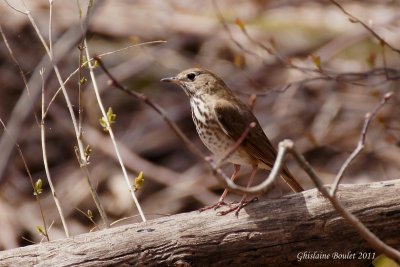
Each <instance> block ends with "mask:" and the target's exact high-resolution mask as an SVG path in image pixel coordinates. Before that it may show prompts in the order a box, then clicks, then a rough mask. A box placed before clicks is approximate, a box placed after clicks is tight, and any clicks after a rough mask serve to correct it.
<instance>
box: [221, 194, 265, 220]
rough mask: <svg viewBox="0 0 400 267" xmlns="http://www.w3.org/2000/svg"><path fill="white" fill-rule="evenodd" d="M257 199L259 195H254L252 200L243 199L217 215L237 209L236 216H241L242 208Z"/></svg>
mask: <svg viewBox="0 0 400 267" xmlns="http://www.w3.org/2000/svg"><path fill="white" fill-rule="evenodd" d="M257 200H258V197H254V198H252V199H250V200H246V199H242V200H241V201H240V202H239V203H237V204H236V205H234V206H233V207H231V208H229V209H227V210H224V211H220V212H218V213H217V215H220V216H223V215H226V214H228V213H231V212H233V211H235V216H236V217H237V218H239V212H240V210H241V209H243V208H244V207H246V206H247V205H249V204H250V203H252V202H255V201H257Z"/></svg>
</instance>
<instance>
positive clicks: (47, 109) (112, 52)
mask: <svg viewBox="0 0 400 267" xmlns="http://www.w3.org/2000/svg"><path fill="white" fill-rule="evenodd" d="M166 42H167V41H164V40H157V41H150V42H143V43H140V44H133V45H128V46H126V47H123V48H121V49H117V50H113V51H110V52H105V53H102V54H99V55H97V56H96V57H98V58H103V57H105V56H109V55H112V54H115V53H118V52H122V51H124V50H127V49H130V48H133V47H139V46H144V45H152V44H160V43H166ZM79 49H82V51H83V46H82V47H79ZM93 60H94V58H90V59H86V60H85V61H82V62H80V66H79V67H78V68H76V69H75V70H74V71H73V72H71V74H70V75H69V76H68V77H67V78H66V79H65V80H64V85H65V84H67V82H68V81H69V80H70V79H71V78H72V77H73V76H74V75H75V74H77V73H79V71H80V69H81V68H82V67H83V66H85V65H86V64H88V62H89V61H93ZM60 92H61V86H60V87H59V88H58V90H57V91H56V92H55V93H54V95H53V97H52V98H51V100H50V101H49V104H48V105H47V108H46V112H45V114H47V112H48V111H49V108H50V106H51V104H53V102H54V100H55V99H56V97H57V95H58V94H59V93H60Z"/></svg>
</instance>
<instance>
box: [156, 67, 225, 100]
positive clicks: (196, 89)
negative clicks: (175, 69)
mask: <svg viewBox="0 0 400 267" xmlns="http://www.w3.org/2000/svg"><path fill="white" fill-rule="evenodd" d="M161 81H162V82H170V83H176V84H179V85H180V86H181V87H182V89H183V90H184V91H185V93H186V94H187V95H188V96H189V97H193V96H199V95H204V94H209V95H214V94H225V93H226V92H227V91H229V89H228V88H227V86H226V85H225V83H224V81H223V80H222V79H221V78H220V77H218V76H217V75H216V74H214V73H212V72H210V71H208V70H205V69H201V68H192V69H187V70H184V71H182V72H181V73H179V74H178V75H176V76H175V77H170V78H164V79H161Z"/></svg>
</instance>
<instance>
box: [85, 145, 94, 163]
mask: <svg viewBox="0 0 400 267" xmlns="http://www.w3.org/2000/svg"><path fill="white" fill-rule="evenodd" d="M91 155H92V148H91V147H90V145H87V146H86V148H85V158H86V161H89V159H90V156H91Z"/></svg>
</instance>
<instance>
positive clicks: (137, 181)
mask: <svg viewBox="0 0 400 267" xmlns="http://www.w3.org/2000/svg"><path fill="white" fill-rule="evenodd" d="M143 183H144V175H143V172H140V173H139V174H138V176H136V178H135V181H134V184H133V187H134V190H135V191H137V190H140V189H141V188H142V186H143Z"/></svg>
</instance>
